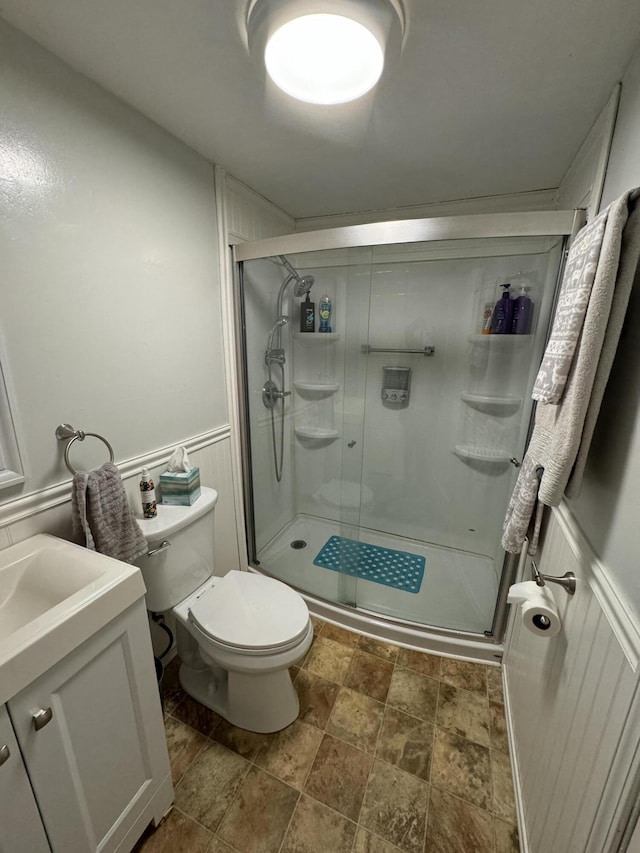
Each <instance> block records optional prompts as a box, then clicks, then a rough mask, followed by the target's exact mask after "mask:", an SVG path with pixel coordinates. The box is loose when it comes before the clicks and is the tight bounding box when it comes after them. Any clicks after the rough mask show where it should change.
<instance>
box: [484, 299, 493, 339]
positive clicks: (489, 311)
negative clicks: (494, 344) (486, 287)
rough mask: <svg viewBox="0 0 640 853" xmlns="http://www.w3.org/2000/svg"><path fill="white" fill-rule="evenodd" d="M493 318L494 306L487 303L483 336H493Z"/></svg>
mask: <svg viewBox="0 0 640 853" xmlns="http://www.w3.org/2000/svg"><path fill="white" fill-rule="evenodd" d="M492 316H493V305H492V304H491V303H490V302H487V303H486V304H485V306H484V311H483V312H482V330H481V331H482V334H483V335H490V334H491V317H492Z"/></svg>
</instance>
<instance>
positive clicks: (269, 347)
mask: <svg viewBox="0 0 640 853" xmlns="http://www.w3.org/2000/svg"><path fill="white" fill-rule="evenodd" d="M288 322H289V318H288V317H286V316H285V315H284V314H283V315H282V316H280V317H278V319H277V320H276V321H275V323H274V324H273V327H272V328H271V331H270V332H269V340H268V343H267V352H266V358H269V357H270V356H271V351H272V349H273V336H274V335H275V333H276V331H277V330H278V329H281V328H282V327H283V326H286V325H287V323H288Z"/></svg>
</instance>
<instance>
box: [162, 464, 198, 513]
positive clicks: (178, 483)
mask: <svg viewBox="0 0 640 853" xmlns="http://www.w3.org/2000/svg"><path fill="white" fill-rule="evenodd" d="M160 490H161V492H162V503H163V504H168V505H169V506H191V504H194V503H195V502H196V501H197V500H198V498H199V497H200V469H199V468H192V469H191V470H190V471H185V472H183V473H182V472H181V473H173V472H171V471H165V472H164V474H160Z"/></svg>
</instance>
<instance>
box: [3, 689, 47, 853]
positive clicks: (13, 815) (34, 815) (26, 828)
mask: <svg viewBox="0 0 640 853" xmlns="http://www.w3.org/2000/svg"><path fill="white" fill-rule="evenodd" d="M23 850H24V851H27V850H28V851H29V853H49V850H50V848H49V842H48V841H47V836H46V835H45V832H44V828H43V826H42V823H41V821H40V813H39V812H38V806H37V805H36V801H35V799H34V797H33V792H32V790H31V785H30V784H29V777H28V776H27V771H26V769H25V766H24V763H23V761H22V755H21V754H20V749H19V747H18V741H17V740H16V736H15V734H14V732H13V728H12V726H11V720H10V719H9V714H8V713H7V708H6V705H2V706H0V853H16V851H23Z"/></svg>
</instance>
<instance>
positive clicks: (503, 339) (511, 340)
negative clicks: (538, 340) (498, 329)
mask: <svg viewBox="0 0 640 853" xmlns="http://www.w3.org/2000/svg"><path fill="white" fill-rule="evenodd" d="M532 337H533V335H482V334H480V335H467V340H468V341H469V342H470V343H472V344H483V345H484V346H493V345H494V344H495V345H497V346H509V345H512V346H515V344H517V343H520V344H523V343H524V342H525V341H530V340H531V338H532Z"/></svg>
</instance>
